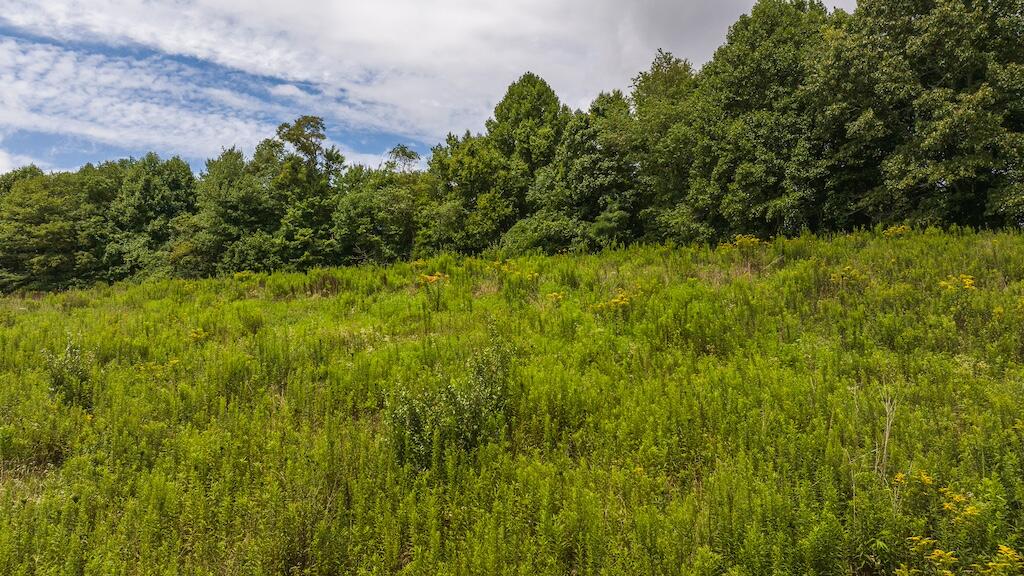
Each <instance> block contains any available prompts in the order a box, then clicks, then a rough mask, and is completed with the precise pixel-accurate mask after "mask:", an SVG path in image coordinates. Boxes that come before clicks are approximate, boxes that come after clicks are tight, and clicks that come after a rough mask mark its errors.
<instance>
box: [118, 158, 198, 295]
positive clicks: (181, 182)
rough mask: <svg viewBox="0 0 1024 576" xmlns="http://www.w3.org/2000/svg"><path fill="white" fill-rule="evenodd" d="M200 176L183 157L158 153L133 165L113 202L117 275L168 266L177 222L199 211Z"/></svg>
mask: <svg viewBox="0 0 1024 576" xmlns="http://www.w3.org/2000/svg"><path fill="white" fill-rule="evenodd" d="M195 185H196V181H195V177H194V175H193V174H192V168H191V167H189V165H188V164H187V163H186V162H185V161H184V160H182V159H181V158H178V157H174V158H171V159H170V160H167V161H163V160H161V159H160V157H159V156H157V155H156V154H152V153H150V154H147V155H146V156H145V157H143V158H142V159H141V160H137V161H132V162H129V163H127V166H126V169H125V173H124V180H123V181H122V183H121V187H120V189H119V190H118V191H117V195H116V196H115V197H114V199H113V202H112V203H111V206H110V221H111V224H112V228H113V230H112V237H111V239H110V243H109V244H108V245H107V247H106V254H105V256H104V258H105V261H106V264H107V267H108V269H109V274H110V277H111V279H114V280H116V279H122V278H128V277H130V276H133V275H135V274H138V273H143V272H145V273H156V272H162V271H165V270H166V268H167V255H168V251H169V250H170V248H171V240H172V237H173V234H174V231H175V227H176V225H175V220H176V219H177V218H179V217H185V216H187V215H189V214H191V213H193V212H194V211H195V199H196V193H195Z"/></svg>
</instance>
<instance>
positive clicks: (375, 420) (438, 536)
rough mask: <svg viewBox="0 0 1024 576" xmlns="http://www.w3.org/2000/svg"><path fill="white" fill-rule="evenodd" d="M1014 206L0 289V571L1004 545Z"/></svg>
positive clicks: (951, 554) (987, 558)
mask: <svg viewBox="0 0 1024 576" xmlns="http://www.w3.org/2000/svg"><path fill="white" fill-rule="evenodd" d="M1022 418H1024V235H1022V234H1019V233H973V232H964V231H953V232H948V233H947V232H938V231H934V230H929V231H919V232H914V231H910V230H908V229H906V228H893V229H889V230H887V231H885V232H883V231H880V230H879V231H875V232H862V233H856V234H852V235H845V236H839V237H836V238H831V239H819V238H815V237H811V236H805V237H801V238H796V239H791V240H777V241H773V242H770V243H763V242H759V241H757V240H754V239H752V238H746V237H740V238H738V239H737V240H736V241H735V242H734V243H732V244H729V245H724V246H718V247H683V248H680V247H672V246H661V247H658V246H652V247H637V248H631V249H626V250H621V251H605V252H603V253H600V254H595V255H591V256H577V255H561V256H552V257H542V256H535V257H523V258H519V259H514V260H509V261H493V260H492V259H488V258H466V259H463V258H456V257H451V256H442V257H438V258H435V259H432V260H428V261H416V262H412V263H408V264H397V265H393V266H388V267H369V266H367V267H360V268H346V269H332V270H315V271H312V272H309V273H308V274H273V275H259V274H250V273H242V274H238V275H235V276H234V277H229V278H225V279H219V280H203V281H188V280H168V281H148V282H145V283H136V284H116V285H113V286H109V287H98V288H94V289H91V290H85V291H72V292H65V293H60V294H49V295H40V296H38V297H32V296H30V295H23V296H8V297H4V298H2V299H0V573H2V574H5V575H8V574H9V575H12V576H15V575H30V574H31V575H35V574H218V575H220V574H392V573H404V574H597V573H601V574H709V575H710V574H751V575H754V574H773V573H774V574H793V575H796V574H819V575H825V574H836V575H846V574H946V573H963V574H1019V573H1021V571H1022V569H1024V560H1022V556H1021V554H1020V553H1019V552H1018V551H1021V550H1024V512H1022V504H1024V468H1022V466H1024V465H1022V462H1021V459H1022V457H1024V420H1022Z"/></svg>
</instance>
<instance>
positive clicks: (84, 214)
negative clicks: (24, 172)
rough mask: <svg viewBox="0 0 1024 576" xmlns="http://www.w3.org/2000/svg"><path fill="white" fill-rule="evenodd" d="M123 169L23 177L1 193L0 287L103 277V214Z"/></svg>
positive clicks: (53, 285)
mask: <svg viewBox="0 0 1024 576" xmlns="http://www.w3.org/2000/svg"><path fill="white" fill-rule="evenodd" d="M122 168H123V166H121V165H119V164H115V163H108V164H104V165H101V166H100V167H94V166H92V165H86V166H85V167H83V168H82V169H81V170H79V171H78V172H76V173H58V174H53V175H35V176H31V177H23V178H20V179H18V180H17V181H16V182H14V184H13V185H12V186H11V188H10V190H9V191H8V192H7V193H6V194H3V195H2V196H0V291H3V292H7V291H11V290H16V289H30V290H53V289H61V288H68V287H72V286H82V285H85V284H88V283H91V282H94V281H96V280H101V279H103V278H105V277H106V276H107V272H106V270H105V266H104V263H103V256H104V250H105V247H106V244H107V242H108V241H109V232H110V229H109V224H108V219H107V218H108V215H109V214H110V213H111V202H112V200H113V198H114V195H115V194H116V193H117V191H118V189H119V187H120V178H121V173H122Z"/></svg>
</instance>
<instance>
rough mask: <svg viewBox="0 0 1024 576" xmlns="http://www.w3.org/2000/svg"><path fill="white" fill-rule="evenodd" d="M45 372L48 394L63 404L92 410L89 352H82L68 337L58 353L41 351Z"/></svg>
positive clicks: (90, 354)
mask: <svg viewBox="0 0 1024 576" xmlns="http://www.w3.org/2000/svg"><path fill="white" fill-rule="evenodd" d="M43 359H44V361H45V363H46V372H47V373H48V374H49V377H50V392H51V393H52V394H54V395H55V396H56V397H57V398H59V399H60V400H61V402H64V403H65V404H68V405H71V406H78V407H80V408H82V409H84V410H91V409H92V393H93V389H92V383H91V382H90V366H91V364H92V363H93V355H92V353H91V352H87V351H84V350H83V349H82V347H81V346H79V345H78V344H76V343H75V341H74V340H73V339H72V338H71V337H70V336H69V337H68V340H67V344H65V345H64V348H63V349H62V350H60V351H58V352H53V351H50V350H44V351H43Z"/></svg>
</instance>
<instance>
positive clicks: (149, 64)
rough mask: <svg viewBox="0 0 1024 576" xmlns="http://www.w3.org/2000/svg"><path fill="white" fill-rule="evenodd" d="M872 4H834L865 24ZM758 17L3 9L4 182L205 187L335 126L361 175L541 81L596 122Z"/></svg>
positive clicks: (442, 3) (375, 4)
mask: <svg viewBox="0 0 1024 576" xmlns="http://www.w3.org/2000/svg"><path fill="white" fill-rule="evenodd" d="M855 3H856V0H834V1H832V2H830V3H829V4H830V5H832V6H835V7H839V8H843V9H846V10H848V11H851V10H852V9H853V8H854V6H855ZM752 5H753V2H752V0H629V1H625V2H623V1H622V0H429V1H428V0H331V1H324V0H289V1H288V2H280V1H279V0H4V9H3V11H2V12H0V172H4V171H7V170H10V169H12V168H14V167H17V166H20V165H24V164H28V163H35V164H37V165H38V166H40V167H42V168H44V169H47V170H62V169H74V168H77V167H79V166H81V165H82V164H84V163H86V162H99V161H103V160H109V159H115V158H121V157H127V156H134V157H138V156H141V155H143V154H145V153H146V152H148V151H155V152H157V153H158V154H160V155H161V156H164V157H169V156H173V155H178V156H181V157H182V158H184V159H185V160H187V161H188V162H190V163H191V164H192V165H193V166H194V167H195V168H196V169H202V166H203V164H204V162H205V160H206V159H207V158H212V157H215V156H216V155H218V154H219V153H220V151H221V150H222V149H224V148H225V147H231V146H236V147H238V148H240V149H242V150H244V151H247V152H248V151H251V150H252V149H253V148H254V147H255V145H256V144H257V143H258V142H259V141H260V140H262V139H263V138H266V137H269V136H272V135H273V134H274V131H275V130H276V127H277V126H278V125H279V124H281V123H282V122H287V121H290V120H293V119H294V118H296V117H298V116H300V115H303V114H312V115H316V116H321V117H323V118H324V120H325V123H326V125H327V133H328V137H329V139H330V140H331V142H332V143H334V144H335V145H336V146H338V147H339V148H340V149H341V150H342V151H343V152H344V153H345V155H346V157H347V158H348V159H349V161H350V162H352V163H363V164H368V165H371V166H376V165H377V164H378V163H379V162H380V160H381V158H382V156H383V155H384V154H385V153H386V152H387V151H388V150H390V149H391V148H392V147H393V146H394V145H396V144H399V143H403V144H407V145H409V146H411V147H413V148H414V149H416V150H418V151H420V152H421V153H424V154H426V153H429V150H430V148H431V147H432V146H433V145H434V144H436V143H437V142H440V141H442V140H443V139H444V136H445V135H446V134H448V133H449V132H454V133H462V132H465V131H466V130H471V131H474V132H476V131H480V130H482V129H483V124H484V121H485V120H486V118H487V117H488V116H489V115H490V113H491V112H492V110H493V108H494V105H495V104H496V103H497V102H498V100H500V98H501V97H502V95H503V94H504V92H505V89H506V88H507V87H508V85H509V84H510V83H512V82H514V81H515V80H516V79H517V78H518V77H519V76H521V75H522V74H523V73H524V72H526V71H532V72H535V73H537V74H539V75H540V76H542V77H543V78H544V79H545V80H547V81H548V82H549V83H550V84H551V85H552V87H553V88H554V89H555V91H556V92H557V93H558V94H559V96H560V97H561V98H562V100H563V101H564V102H566V103H567V104H569V105H570V106H572V107H574V108H585V107H586V106H587V105H588V104H589V102H590V101H591V100H592V99H593V98H594V97H595V96H596V95H597V94H598V93H600V92H601V91H606V90H611V89H615V88H622V89H625V88H628V86H629V85H630V81H631V79H632V78H633V77H634V76H635V75H636V74H637V73H638V72H639V71H641V70H643V69H645V68H647V67H648V66H649V64H650V62H651V60H652V59H653V57H654V55H655V52H656V51H657V50H658V49H659V48H663V49H666V50H668V51H670V52H672V53H674V54H675V55H677V56H679V57H681V58H686V59H688V60H690V61H691V62H694V63H695V64H696V65H698V66H699V65H701V64H703V63H704V62H706V61H707V60H708V59H709V58H710V57H711V56H712V54H713V53H714V50H715V48H717V47H718V46H719V45H720V44H721V43H722V42H723V41H724V39H725V35H726V33H727V31H728V28H729V25H731V24H732V23H733V22H735V21H736V19H737V18H738V17H739V16H740V15H741V14H743V13H746V12H749V11H750V8H751V6H752Z"/></svg>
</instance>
